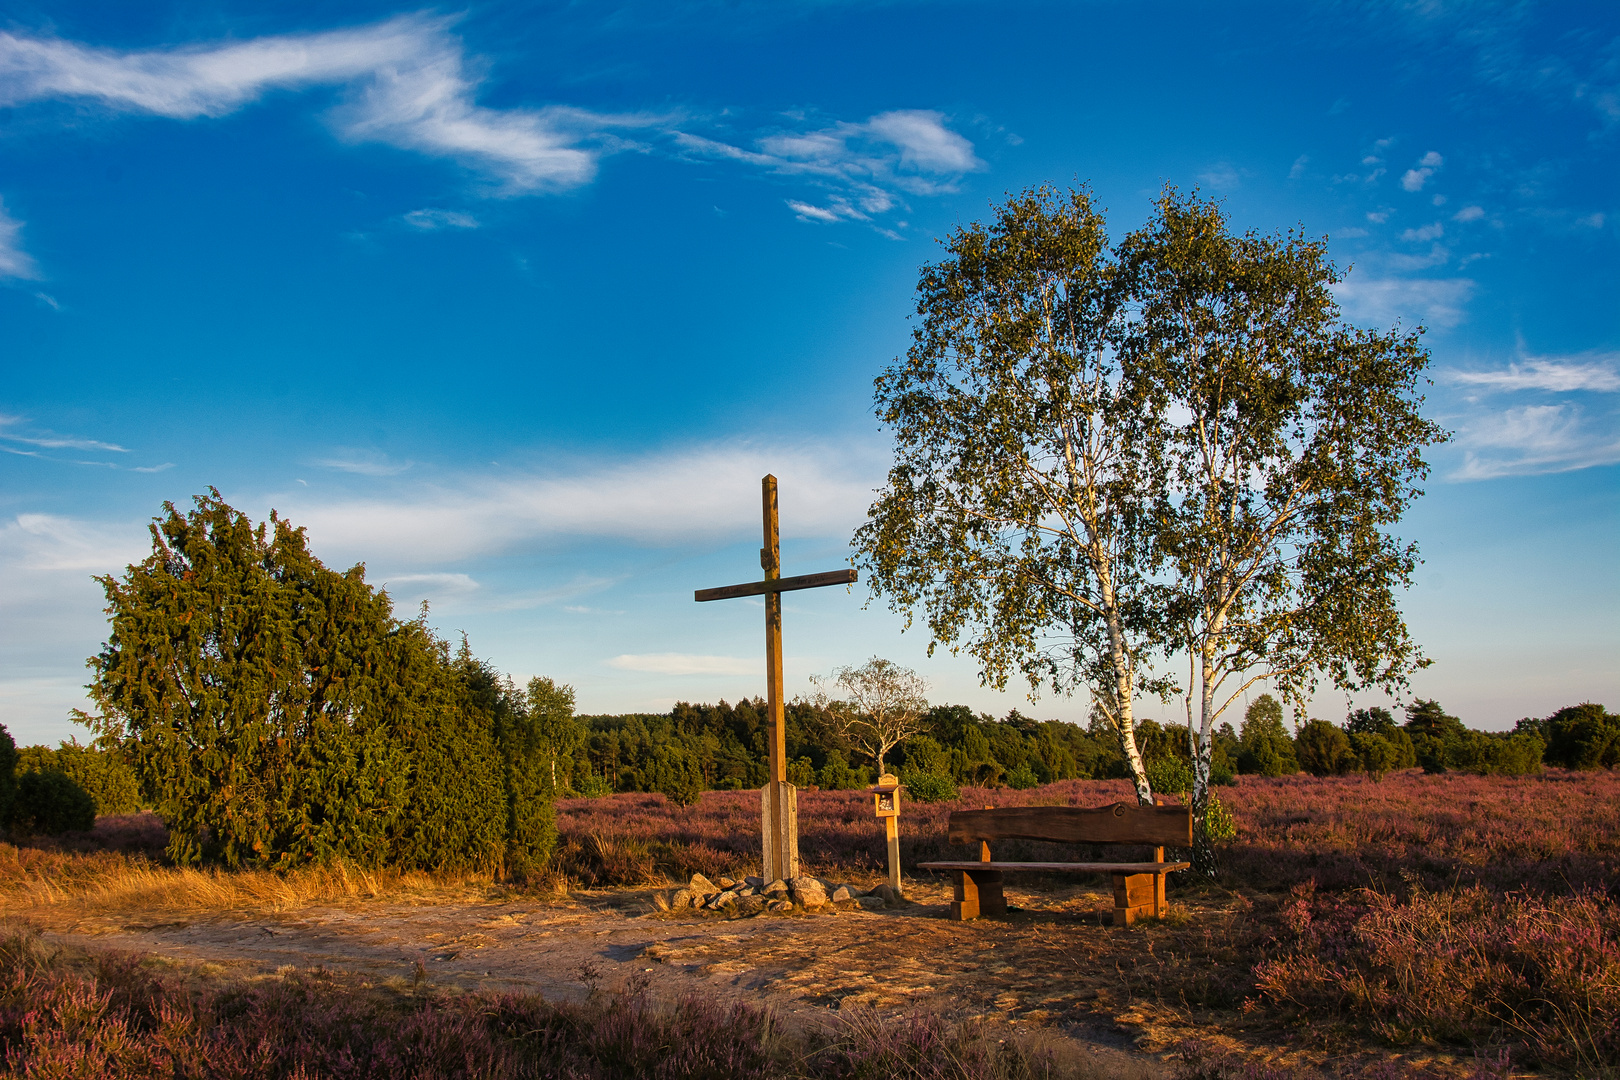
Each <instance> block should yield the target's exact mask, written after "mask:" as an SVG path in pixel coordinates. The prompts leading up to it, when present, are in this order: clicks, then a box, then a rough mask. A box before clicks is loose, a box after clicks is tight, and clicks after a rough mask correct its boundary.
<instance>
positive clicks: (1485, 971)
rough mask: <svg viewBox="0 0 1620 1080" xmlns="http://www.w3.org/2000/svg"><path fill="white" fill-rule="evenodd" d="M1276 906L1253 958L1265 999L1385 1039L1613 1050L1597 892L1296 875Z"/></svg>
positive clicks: (1603, 913)
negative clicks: (1371, 882) (1376, 885)
mask: <svg viewBox="0 0 1620 1080" xmlns="http://www.w3.org/2000/svg"><path fill="white" fill-rule="evenodd" d="M1281 916H1282V919H1281V926H1280V927H1279V930H1278V935H1279V936H1278V940H1277V948H1276V951H1275V954H1274V955H1273V956H1272V957H1270V958H1268V959H1266V960H1264V961H1262V962H1261V963H1260V964H1259V965H1257V966H1256V968H1255V980H1256V986H1257V988H1258V990H1259V993H1260V997H1261V999H1263V1001H1264V1002H1265V1003H1266V1004H1267V1005H1269V1006H1271V1007H1272V1008H1274V1009H1277V1010H1280V1011H1283V1012H1285V1013H1287V1012H1292V1013H1295V1014H1297V1015H1299V1016H1301V1017H1309V1018H1312V1019H1313V1020H1314V1021H1317V1022H1320V1021H1322V1020H1324V1019H1327V1020H1332V1019H1337V1020H1338V1021H1340V1022H1349V1023H1352V1024H1354V1025H1356V1026H1359V1027H1361V1028H1362V1029H1364V1030H1366V1031H1369V1032H1372V1033H1374V1034H1376V1035H1378V1036H1380V1037H1382V1038H1384V1039H1386V1040H1388V1041H1389V1042H1391V1043H1394V1044H1396V1045H1408V1044H1412V1043H1418V1042H1422V1041H1424V1040H1438V1041H1443V1042H1450V1043H1453V1044H1463V1045H1475V1046H1480V1045H1488V1044H1491V1043H1499V1042H1500V1041H1501V1040H1503V1039H1512V1040H1514V1041H1516V1042H1517V1043H1519V1045H1520V1046H1521V1047H1522V1048H1523V1049H1524V1051H1525V1052H1526V1053H1527V1054H1528V1055H1529V1056H1530V1057H1531V1058H1532V1059H1534V1060H1538V1061H1542V1062H1546V1063H1549V1064H1553V1065H1557V1066H1561V1067H1565V1068H1574V1069H1580V1070H1589V1069H1592V1068H1594V1067H1597V1066H1600V1065H1602V1064H1603V1063H1606V1062H1607V1063H1612V1062H1615V1061H1620V905H1616V904H1615V903H1614V902H1613V901H1611V900H1609V899H1607V898H1606V897H1602V896H1599V895H1596V894H1593V893H1581V894H1578V895H1575V896H1566V897H1557V896H1554V897H1540V896H1533V895H1530V894H1527V893H1523V892H1516V893H1512V892H1510V893H1506V894H1504V893H1500V892H1497V891H1495V890H1491V889H1486V888H1482V887H1479V886H1472V887H1467V888H1460V889H1451V890H1446V891H1442V892H1431V891H1429V890H1427V889H1424V888H1422V887H1417V888H1414V889H1412V890H1411V893H1410V895H1409V896H1407V897H1406V898H1405V899H1404V900H1403V899H1399V898H1397V897H1396V896H1394V895H1392V894H1390V893H1387V892H1381V891H1376V890H1356V891H1354V892H1349V893H1343V894H1335V895H1326V894H1318V893H1316V892H1315V890H1314V889H1312V888H1311V887H1310V886H1301V887H1299V888H1297V889H1296V890H1295V892H1294V896H1293V899H1292V900H1291V901H1290V902H1289V903H1288V904H1287V905H1285V906H1284V908H1283V910H1282V912H1281Z"/></svg>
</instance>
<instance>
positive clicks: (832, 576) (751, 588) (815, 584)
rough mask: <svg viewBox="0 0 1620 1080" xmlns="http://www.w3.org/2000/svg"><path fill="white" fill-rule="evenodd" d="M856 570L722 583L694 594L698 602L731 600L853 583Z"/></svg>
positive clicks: (694, 598)
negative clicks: (738, 597)
mask: <svg viewBox="0 0 1620 1080" xmlns="http://www.w3.org/2000/svg"><path fill="white" fill-rule="evenodd" d="M853 584H855V571H854V570H829V571H827V572H826V573H825V574H801V575H799V576H798V577H784V578H773V579H772V580H770V581H750V582H748V583H747V584H746V585H722V586H720V587H719V588H718V589H699V590H697V591H696V592H694V593H693V594H692V599H693V600H696V601H697V602H698V603H700V604H701V603H703V601H705V600H730V599H731V598H732V597H734V596H764V595H765V594H766V593H784V592H793V591H794V590H795V589H819V588H821V587H822V586H823V585H853Z"/></svg>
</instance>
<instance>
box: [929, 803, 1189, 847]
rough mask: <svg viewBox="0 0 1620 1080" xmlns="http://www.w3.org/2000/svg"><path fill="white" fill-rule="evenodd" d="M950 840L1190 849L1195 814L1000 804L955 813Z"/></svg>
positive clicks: (1171, 809) (1117, 806)
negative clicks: (1135, 845) (1033, 841)
mask: <svg viewBox="0 0 1620 1080" xmlns="http://www.w3.org/2000/svg"><path fill="white" fill-rule="evenodd" d="M947 837H948V839H949V840H950V842H951V843H953V844H965V843H968V842H970V841H973V840H979V841H990V840H1014V839H1016V840H1050V841H1054V842H1056V843H1060V844H1146V845H1149V846H1152V847H1170V846H1174V847H1191V846H1192V812H1191V811H1189V810H1188V809H1187V808H1186V807H1185V806H1137V805H1133V804H1130V803H1123V802H1121V803H1114V804H1113V805H1112V806H1098V807H1079V806H1001V807H997V808H995V809H993V810H957V811H955V812H953V813H952V814H951V818H950V828H949V831H948V833H947Z"/></svg>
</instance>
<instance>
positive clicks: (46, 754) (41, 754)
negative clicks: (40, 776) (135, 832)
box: [17, 739, 141, 815]
mask: <svg viewBox="0 0 1620 1080" xmlns="http://www.w3.org/2000/svg"><path fill="white" fill-rule="evenodd" d="M101 741H102V740H98V741H97V742H98V745H91V746H81V745H80V744H79V742H78V740H77V739H68V740H67V741H65V742H63V743H62V744H61V745H60V746H59V747H57V748H56V749H55V750H52V749H51V748H50V747H48V746H27V747H24V748H23V749H21V750H19V751H18V752H17V754H18V757H17V771H18V772H44V771H45V770H48V769H54V770H56V771H57V772H59V773H62V774H63V775H64V776H69V777H72V779H73V780H74V782H75V783H77V784H78V785H79V786H80V787H82V788H84V790H85V791H87V792H89V793H90V798H91V799H92V800H93V801H94V802H95V806H96V814H97V815H100V814H133V813H134V812H135V811H137V810H139V809H140V808H141V791H140V785H139V784H138V783H137V782H136V780H135V773H134V770H132V769H131V768H130V767H129V760H128V758H127V757H126V756H125V754H124V749H123V747H121V746H116V745H115V746H112V747H111V748H104V747H102V746H101V745H99V743H100V742H101Z"/></svg>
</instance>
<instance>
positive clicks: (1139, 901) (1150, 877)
mask: <svg viewBox="0 0 1620 1080" xmlns="http://www.w3.org/2000/svg"><path fill="white" fill-rule="evenodd" d="M1163 882H1164V875H1162V874H1115V875H1114V925H1115V926H1129V925H1131V924H1132V923H1133V922H1135V921H1136V920H1137V919H1139V918H1143V917H1145V916H1148V915H1156V914H1159V912H1160V903H1161V898H1162V897H1163V896H1164V884H1163Z"/></svg>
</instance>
